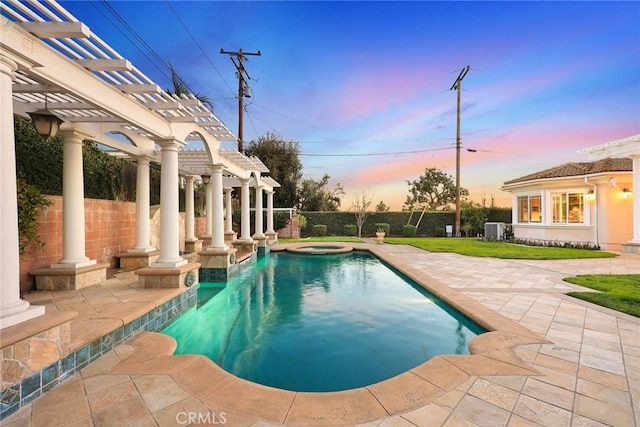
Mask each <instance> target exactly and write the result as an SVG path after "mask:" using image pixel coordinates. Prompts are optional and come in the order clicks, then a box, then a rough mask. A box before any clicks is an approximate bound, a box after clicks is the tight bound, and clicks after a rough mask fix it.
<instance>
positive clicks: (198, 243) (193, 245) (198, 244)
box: [184, 240, 202, 252]
mask: <svg viewBox="0 0 640 427" xmlns="http://www.w3.org/2000/svg"><path fill="white" fill-rule="evenodd" d="M201 250H202V240H185V241H184V251H185V252H198V251H201Z"/></svg>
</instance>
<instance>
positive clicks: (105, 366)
mask: <svg viewBox="0 0 640 427" xmlns="http://www.w3.org/2000/svg"><path fill="white" fill-rule="evenodd" d="M119 362H120V358H119V357H118V355H117V354H116V353H115V352H113V351H110V352H108V353H107V354H105V355H103V356H102V357H100V358H99V359H98V360H96V361H95V362H92V363H90V364H89V365H87V366H86V367H85V368H82V370H81V371H80V374H81V375H82V378H83V379H87V378H90V377H93V376H95V375H103V374H107V373H109V372H110V371H111V369H112V368H113V367H114V366H116V365H117V364H118V363H119Z"/></svg>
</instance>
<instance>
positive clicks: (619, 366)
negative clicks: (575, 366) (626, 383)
mask: <svg viewBox="0 0 640 427" xmlns="http://www.w3.org/2000/svg"><path fill="white" fill-rule="evenodd" d="M580 364H581V365H585V366H589V367H591V368H595V369H599V370H601V371H606V372H611V373H613V374H618V375H624V374H625V370H624V364H623V363H622V362H618V361H615V360H610V359H604V358H601V357H595V356H589V355H585V354H583V355H581V356H580Z"/></svg>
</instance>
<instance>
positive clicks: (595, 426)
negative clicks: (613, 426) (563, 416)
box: [571, 414, 610, 427]
mask: <svg viewBox="0 0 640 427" xmlns="http://www.w3.org/2000/svg"><path fill="white" fill-rule="evenodd" d="M571 427H610V426H609V424H603V423H601V422H598V421H596V420H592V419H591V418H587V417H583V416H582V415H578V414H574V415H573V421H572V423H571Z"/></svg>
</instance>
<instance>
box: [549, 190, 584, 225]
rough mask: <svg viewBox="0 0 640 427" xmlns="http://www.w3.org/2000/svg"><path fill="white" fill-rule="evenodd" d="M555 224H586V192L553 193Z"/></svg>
mask: <svg viewBox="0 0 640 427" xmlns="http://www.w3.org/2000/svg"><path fill="white" fill-rule="evenodd" d="M551 202H552V204H553V223H554V224H584V193H553V194H551Z"/></svg>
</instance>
